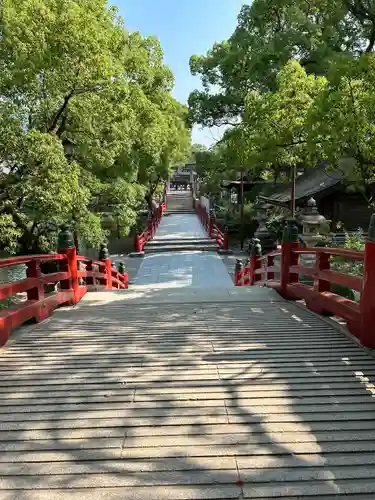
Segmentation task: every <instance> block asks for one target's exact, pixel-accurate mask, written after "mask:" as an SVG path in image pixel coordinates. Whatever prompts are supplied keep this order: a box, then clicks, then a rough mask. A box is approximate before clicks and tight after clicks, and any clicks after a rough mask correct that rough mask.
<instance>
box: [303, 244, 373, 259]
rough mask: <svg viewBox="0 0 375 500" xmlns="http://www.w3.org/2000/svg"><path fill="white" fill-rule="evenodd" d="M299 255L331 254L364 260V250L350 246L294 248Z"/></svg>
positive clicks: (332, 255)
mask: <svg viewBox="0 0 375 500" xmlns="http://www.w3.org/2000/svg"><path fill="white" fill-rule="evenodd" d="M294 252H295V253H296V254H298V255H303V254H309V255H316V254H321V253H324V254H329V255H330V256H331V257H345V258H347V259H352V260H363V258H364V252H359V251H357V250H351V249H349V248H327V247H316V248H298V249H296V250H294Z"/></svg>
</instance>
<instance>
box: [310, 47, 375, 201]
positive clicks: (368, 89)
mask: <svg viewBox="0 0 375 500" xmlns="http://www.w3.org/2000/svg"><path fill="white" fill-rule="evenodd" d="M374 88H375V54H364V55H362V56H361V57H360V58H358V59H356V60H348V59H344V60H341V61H337V63H336V64H335V65H334V66H333V67H332V68H331V72H330V74H329V85H327V87H326V88H325V89H324V91H323V92H322V93H321V94H320V95H319V96H318V97H317V99H316V100H315V102H314V107H312V109H311V110H310V113H309V116H308V123H307V125H308V128H309V141H310V148H311V150H314V151H315V155H317V154H319V155H320V156H321V157H322V158H326V159H328V160H329V163H330V164H331V165H332V166H333V167H334V168H341V167H344V168H345V173H346V174H347V180H348V181H349V182H351V184H352V186H354V187H355V188H356V189H358V190H359V191H360V192H361V193H362V194H363V195H364V197H365V199H366V200H367V201H368V202H369V203H373V201H374V200H373V189H372V184H373V183H374V181H375V92H374ZM345 158H346V159H348V161H346V162H343V159H345Z"/></svg>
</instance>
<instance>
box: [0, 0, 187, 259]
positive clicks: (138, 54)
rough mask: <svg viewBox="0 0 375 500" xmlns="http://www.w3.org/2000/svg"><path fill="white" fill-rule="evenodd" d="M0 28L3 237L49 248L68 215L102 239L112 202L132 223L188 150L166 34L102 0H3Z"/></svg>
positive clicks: (20, 246)
mask: <svg viewBox="0 0 375 500" xmlns="http://www.w3.org/2000/svg"><path fill="white" fill-rule="evenodd" d="M0 30H1V31H0V166H1V167H0V168H1V171H0V224H1V226H2V229H4V230H3V231H2V232H1V235H0V246H1V247H3V248H6V249H7V250H8V251H9V250H10V251H13V252H14V251H18V252H22V253H25V252H37V251H47V250H49V249H51V248H53V246H54V238H55V235H56V228H57V226H58V225H59V224H60V223H62V222H69V223H71V225H72V226H73V227H74V229H75V230H76V231H78V232H79V233H80V234H81V235H82V236H83V237H84V238H85V239H86V240H87V242H88V244H91V245H95V246H96V245H98V244H99V243H100V242H101V241H102V240H103V238H104V237H105V233H104V231H103V230H102V227H101V212H103V211H108V210H112V208H109V207H114V206H115V207H116V211H117V213H118V215H119V220H120V222H121V231H122V233H123V234H126V233H127V232H128V231H129V228H130V227H131V226H132V225H134V223H135V220H136V216H137V210H138V207H139V206H140V204H141V203H142V202H143V199H144V196H145V194H146V193H147V190H149V188H150V182H151V180H153V179H155V178H158V179H159V178H160V179H161V178H163V176H164V174H165V169H166V168H168V166H169V165H170V164H171V162H172V161H174V159H175V158H176V157H179V156H183V155H184V154H186V151H187V150H188V149H189V141H190V133H189V130H188V129H187V127H186V125H185V124H186V109H185V108H184V107H182V105H180V104H179V103H177V102H176V101H175V100H174V99H172V97H171V95H170V91H171V89H172V86H173V75H172V74H171V72H170V70H169V69H168V68H166V66H165V65H164V64H163V61H162V50H161V47H160V44H159V42H158V41H157V40H156V39H154V38H152V37H148V38H142V37H141V36H140V35H139V33H128V32H126V30H125V29H124V26H123V23H122V20H121V18H120V17H119V16H118V13H117V10H116V9H115V8H113V7H108V6H107V2H106V1H105V0H80V1H76V0H55V1H54V2H51V1H49V0H4V1H3V4H2V23H1V26H0Z"/></svg>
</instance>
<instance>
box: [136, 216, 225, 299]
mask: <svg viewBox="0 0 375 500" xmlns="http://www.w3.org/2000/svg"><path fill="white" fill-rule="evenodd" d="M206 238H207V234H206V232H205V231H204V229H203V227H202V225H201V223H200V222H199V219H198V218H197V216H196V215H194V214H192V215H190V214H189V215H187V214H184V215H169V216H168V217H164V218H163V220H162V222H161V224H160V226H159V227H158V229H157V231H156V235H155V239H156V240H160V239H162V240H167V239H168V240H187V239H206ZM135 282H136V284H137V285H151V286H153V287H155V286H162V287H170V288H179V287H195V288H200V289H203V288H204V289H207V288H209V289H210V290H223V291H225V290H226V289H227V288H232V287H233V283H232V280H231V278H230V276H229V274H228V272H227V268H226V267H225V265H224V264H223V262H222V260H221V258H220V257H219V256H218V254H217V253H216V252H207V251H204V252H196V251H189V252H181V251H180V252H164V253H160V254H153V255H146V257H145V258H144V260H143V262H142V264H141V266H140V269H139V271H138V274H137V277H136V279H135ZM204 293H208V292H207V290H205V292H204Z"/></svg>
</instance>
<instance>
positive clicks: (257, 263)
mask: <svg viewBox="0 0 375 500" xmlns="http://www.w3.org/2000/svg"><path fill="white" fill-rule="evenodd" d="M261 257H262V247H261V245H260V241H259V240H258V238H254V239H253V242H252V247H251V252H250V280H249V285H250V286H253V285H255V283H256V282H257V281H261V279H262V276H261V275H260V274H256V273H255V271H256V270H257V269H260V268H261V267H262V262H261V260H260V258H261Z"/></svg>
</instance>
